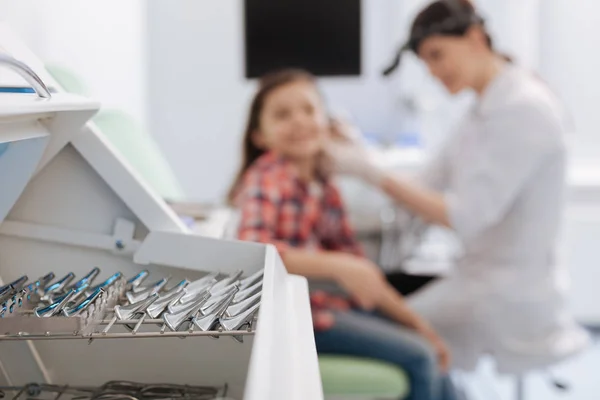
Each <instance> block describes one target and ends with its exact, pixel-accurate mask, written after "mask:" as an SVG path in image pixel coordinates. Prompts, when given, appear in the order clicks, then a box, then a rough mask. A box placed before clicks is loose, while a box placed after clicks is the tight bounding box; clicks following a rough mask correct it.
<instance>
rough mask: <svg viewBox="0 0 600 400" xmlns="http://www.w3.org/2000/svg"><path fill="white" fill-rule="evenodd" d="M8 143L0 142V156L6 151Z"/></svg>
mask: <svg viewBox="0 0 600 400" xmlns="http://www.w3.org/2000/svg"><path fill="white" fill-rule="evenodd" d="M9 145H10V143H0V157H2V154H4V153H6V150H8V146H9Z"/></svg>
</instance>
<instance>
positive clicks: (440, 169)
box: [409, 66, 589, 373]
mask: <svg viewBox="0 0 600 400" xmlns="http://www.w3.org/2000/svg"><path fill="white" fill-rule="evenodd" d="M565 121H566V118H564V112H563V109H562V107H561V105H560V104H559V102H558V101H557V100H556V99H555V97H554V96H553V95H552V93H551V92H550V91H549V89H548V88H547V87H546V86H545V84H544V83H543V82H541V81H540V80H538V79H537V78H536V77H535V76H534V75H531V74H530V73H528V72H527V71H525V70H523V69H521V68H519V67H516V66H508V67H506V68H505V69H504V70H503V71H502V72H501V74H500V75H499V76H498V77H497V78H495V80H494V81H493V82H492V83H491V84H490V85H489V87H488V88H487V90H486V91H485V93H484V94H483V95H482V96H481V98H480V99H479V101H478V102H477V104H476V105H475V106H474V107H473V109H472V110H471V111H470V112H469V114H468V115H467V117H466V118H465V120H464V121H463V122H462V124H461V125H460V127H459V129H458V130H457V132H456V134H455V136H454V137H453V138H452V139H451V140H449V141H448V144H447V145H446V146H445V147H444V148H443V149H442V151H441V152H440V154H439V155H438V157H436V158H435V159H434V160H433V161H432V163H431V165H429V167H427V168H426V169H425V171H424V172H423V173H422V175H421V177H422V179H423V183H424V184H425V185H428V186H430V187H432V188H434V189H437V190H439V191H442V192H443V193H444V194H445V197H446V199H447V206H448V210H449V216H450V220H451V223H452V226H453V227H454V228H455V230H456V233H457V235H458V237H459V238H460V241H461V243H462V246H463V249H464V255H463V256H462V257H461V258H460V259H459V260H458V262H457V265H456V269H455V273H454V274H453V275H451V276H449V277H447V278H444V279H442V280H440V281H439V282H438V283H436V284H434V285H432V286H431V287H428V288H426V289H424V290H423V291H422V292H421V293H418V294H416V295H415V296H413V297H412V298H411V299H410V301H409V302H410V305H411V306H412V308H413V309H414V310H415V311H417V312H418V313H420V314H421V315H422V316H423V317H424V318H425V319H427V320H429V321H430V322H431V324H432V325H433V326H434V328H436V329H437V330H438V332H439V333H440V334H441V335H442V336H443V337H444V338H445V339H446V340H447V343H448V345H449V347H450V349H451V351H452V356H453V359H454V367H456V368H459V369H463V370H472V369H473V368H474V367H475V366H476V363H477V361H478V359H479V357H480V356H481V355H482V354H486V353H487V354H491V355H493V356H494V357H495V359H496V361H497V366H498V369H499V371H500V372H505V373H520V372H524V371H527V370H531V369H536V368H540V367H544V366H547V365H550V364H553V363H554V362H556V361H559V360H562V359H564V358H566V357H568V356H571V355H572V354H574V353H576V352H578V351H579V350H581V349H583V348H584V347H585V346H586V345H587V343H588V340H589V339H588V336H587V334H586V333H585V332H584V331H583V330H582V329H581V328H579V327H578V326H577V324H576V323H575V322H574V321H573V320H572V319H571V317H570V314H569V311H568V309H567V306H566V300H565V290H566V283H567V282H568V280H566V279H565V277H566V276H565V270H564V269H563V268H562V267H561V266H560V263H558V262H557V259H556V257H555V249H556V247H557V244H558V243H557V241H558V240H559V238H558V232H559V230H560V223H561V215H562V209H563V197H564V192H565V169H566V156H565V153H566V152H565V144H564V139H565V138H564V134H565V132H566V126H567V125H566V124H565Z"/></svg>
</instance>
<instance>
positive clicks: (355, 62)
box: [244, 0, 361, 78]
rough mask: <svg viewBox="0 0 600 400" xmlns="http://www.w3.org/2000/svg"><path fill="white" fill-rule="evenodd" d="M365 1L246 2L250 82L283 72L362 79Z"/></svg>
mask: <svg viewBox="0 0 600 400" xmlns="http://www.w3.org/2000/svg"><path fill="white" fill-rule="evenodd" d="M360 3H361V0H245V9H244V23H245V51H246V77H247V78H256V77H258V76H261V75H263V74H264V73H266V72H269V71H272V70H274V69H279V68H286V67H292V68H304V69H307V70H309V71H310V72H312V73H313V74H315V75H317V76H349V75H360V67H361V65H360V64H361V62H360V54H361V39H360V33H361V18H360Z"/></svg>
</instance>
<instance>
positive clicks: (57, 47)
mask: <svg viewBox="0 0 600 400" xmlns="http://www.w3.org/2000/svg"><path fill="white" fill-rule="evenodd" d="M144 7H145V2H144V1H143V0H127V1H119V0H103V1H79V0H53V1H44V0H19V1H11V0H0V18H2V20H4V21H5V22H7V23H8V24H9V25H10V26H11V27H12V28H13V29H14V30H15V31H16V32H17V33H18V34H19V35H20V36H21V37H22V38H23V39H24V41H25V43H26V44H27V45H28V46H29V47H30V48H31V49H32V50H33V51H34V52H35V53H36V54H37V55H38V56H39V57H40V58H41V59H42V60H43V61H44V62H46V63H50V64H57V65H60V66H63V67H67V68H69V69H72V70H74V71H76V73H77V74H78V75H80V76H81V77H82V78H83V80H84V81H85V83H86V85H87V86H88V88H89V89H90V92H91V93H90V95H91V96H93V97H94V98H95V99H97V100H99V101H101V102H102V104H103V106H106V107H118V108H121V109H123V110H126V111H127V112H129V113H131V114H132V115H134V116H135V117H136V118H137V119H138V120H139V121H140V122H142V123H143V122H144V121H145V118H146V112H145V108H146V90H145V78H144V75H145V68H144V64H145V55H144V52H145V40H144V39H145V36H144V29H145V28H144V26H145V18H144V17H145V12H144Z"/></svg>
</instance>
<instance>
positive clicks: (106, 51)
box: [0, 0, 600, 400]
mask: <svg viewBox="0 0 600 400" xmlns="http://www.w3.org/2000/svg"><path fill="white" fill-rule="evenodd" d="M474 2H475V3H476V5H477V6H479V7H480V9H481V10H482V13H483V15H484V16H485V17H486V18H487V23H488V27H489V30H490V32H491V33H492V35H493V37H494V39H495V47H496V49H497V50H498V51H500V52H503V53H506V54H508V55H510V56H511V57H512V58H513V59H514V60H515V62H517V63H519V64H522V65H525V66H527V67H530V68H532V69H534V70H536V71H537V73H538V74H539V76H540V78H541V79H543V80H545V81H546V82H547V83H548V84H549V85H550V86H551V87H552V89H553V90H554V91H555V92H556V93H557V94H559V96H560V97H561V98H562V99H563V101H564V102H565V104H566V105H567V107H568V109H569V112H570V113H571V115H572V118H573V126H574V131H573V133H572V135H571V137H569V146H570V150H571V160H570V164H571V166H570V170H569V188H570V191H569V203H568V207H567V219H566V222H565V231H564V238H563V243H562V245H563V249H564V257H565V262H566V263H568V264H569V267H570V268H571V272H572V276H573V286H574V290H573V293H574V295H573V298H572V305H573V310H574V312H575V314H576V315H577V317H578V319H579V320H580V321H581V322H582V323H585V324H586V325H588V326H590V327H591V328H593V329H594V328H598V327H600V307H599V306H598V305H599V304H600V291H599V290H598V284H599V282H600V254H599V250H598V240H599V239H598V238H600V134H599V132H598V130H599V127H600V112H599V111H598V110H597V108H598V105H599V104H600V80H599V79H598V71H600V52H598V49H597V44H596V38H597V37H598V29H599V28H598V27H599V26H600V2H598V1H597V0H476V1H474ZM425 3H427V1H425V0H363V1H360V0H320V1H319V0H305V1H283V2H280V1H278V2H275V1H274V0H271V1H267V0H246V1H243V0H174V1H166V0H127V1H118V0H103V1H94V2H91V1H86V2H83V1H80V0H53V1H41V0H40V1H36V0H19V1H9V0H0V10H1V12H0V18H2V19H3V20H4V21H6V22H7V23H8V24H9V25H10V26H11V27H12V28H13V29H14V30H15V31H16V32H17V33H18V34H19V35H20V36H21V37H22V38H23V39H24V41H25V42H26V43H27V44H28V46H29V47H30V48H31V49H32V50H33V51H34V52H35V53H36V54H37V55H38V56H39V57H40V58H42V59H43V60H44V62H45V63H46V65H47V67H48V69H49V71H50V72H51V73H52V74H53V75H55V77H56V78H57V79H58V80H59V82H61V83H62V84H63V85H64V86H65V87H66V88H67V89H68V90H71V91H74V92H79V93H82V94H86V95H88V96H90V97H93V98H95V99H97V100H99V101H101V102H102V104H103V113H101V115H99V116H98V119H97V123H98V125H99V126H101V128H102V129H103V132H104V133H105V134H107V135H108V136H111V140H113V142H115V143H116V144H117V147H119V150H121V151H122V152H123V153H125V154H126V156H127V158H128V159H129V160H130V162H131V163H132V164H133V165H134V166H135V167H136V168H138V169H139V170H140V172H141V173H142V175H144V176H145V178H146V179H148V180H150V181H152V182H151V183H152V184H153V185H154V186H155V188H156V189H157V190H158V191H159V192H160V193H161V195H163V197H165V198H167V199H169V200H173V201H178V202H194V203H200V204H213V205H219V204H222V203H223V201H224V196H225V193H226V190H227V189H228V187H229V185H230V183H231V180H232V178H233V175H234V173H235V171H236V168H237V166H238V164H239V162H240V159H239V156H240V142H241V135H242V133H243V127H244V125H245V123H246V111H247V107H248V103H249V100H250V96H251V95H252V93H253V90H254V88H255V85H256V80H255V76H256V75H257V74H259V73H261V72H263V71H264V70H265V68H268V67H269V66H272V65H273V62H274V58H273V52H271V53H269V52H265V51H264V50H265V46H264V43H265V41H267V42H269V43H270V45H271V46H275V45H276V44H277V43H278V40H277V35H278V34H281V35H283V33H282V32H284V33H286V34H289V35H292V36H290V37H292V39H295V40H297V41H299V43H311V41H313V42H312V43H313V44H314V45H315V46H316V45H317V44H321V45H322V46H321V47H320V51H321V53H319V56H318V57H317V58H318V59H319V60H320V62H321V63H320V64H319V63H317V64H314V65H311V67H312V68H313V69H314V71H315V72H317V74H318V75H320V76H321V83H322V88H323V91H324V92H325V95H326V98H327V100H328V102H329V105H330V106H331V108H332V110H336V111H337V110H342V111H343V112H345V113H347V114H348V115H350V116H351V118H352V120H353V121H354V122H355V123H356V124H357V125H358V127H359V128H360V129H361V130H362V131H363V133H364V135H365V137H366V138H367V139H368V140H369V141H370V142H371V143H372V145H373V146H374V147H375V148H377V149H380V150H381V154H382V157H388V158H389V160H390V163H394V164H396V165H398V167H399V168H406V169H411V168H418V166H419V165H421V163H422V161H423V160H424V159H426V158H427V157H428V156H429V155H431V154H433V153H434V152H435V150H436V149H437V147H438V146H439V145H440V144H441V143H442V142H443V141H444V139H445V138H446V137H447V135H448V133H449V132H450V131H451V130H452V128H453V126H454V124H455V123H456V121H457V120H458V119H459V118H460V117H461V115H462V113H463V112H464V110H465V108H466V107H468V105H469V103H470V102H471V101H472V98H471V97H470V95H469V94H464V95H461V96H459V97H457V98H450V97H449V96H448V95H447V94H446V93H445V92H444V91H443V89H442V88H441V87H440V86H439V85H438V84H437V83H436V82H434V81H433V80H432V79H431V78H430V77H428V76H427V74H426V71H425V69H424V67H423V66H422V65H421V64H420V63H419V62H418V61H417V60H416V59H415V58H414V57H413V56H411V55H409V56H406V58H405V59H404V65H403V67H402V69H401V70H400V71H399V72H398V73H396V75H394V76H392V77H390V78H384V77H382V76H381V71H382V69H383V68H384V67H386V66H387V64H388V63H389V62H390V60H391V57H392V56H393V54H394V52H395V50H396V49H397V47H398V45H399V44H400V43H401V42H402V41H403V40H404V39H405V37H406V35H407V31H408V28H409V26H408V23H409V21H410V20H411V18H412V17H413V16H414V15H415V12H416V11H417V10H418V9H419V8H420V7H422V6H423V5H424V4H425ZM282 4H284V5H285V6H283V5H282ZM306 10H310V13H307V12H306ZM285 18H288V19H289V20H286V19H285ZM277 21H279V23H280V25H279V26H278V25H277ZM282 21H284V22H282ZM285 21H296V24H298V23H300V22H301V23H311V24H316V25H313V26H318V27H320V28H319V29H320V31H319V33H320V35H321V36H319V37H320V38H321V39H322V43H319V40H316V38H315V36H314V35H313V36H310V35H308V33H307V32H302V31H298V30H297V29H296V30H295V31H294V32H295V36H294V32H292V31H293V29H294V28H296V27H297V26H298V25H290V24H289V23H286V22H285ZM286 27H287V31H286V30H285V28H286ZM278 32H279V33H278ZM323 38H325V39H323ZM287 39H289V38H287ZM287 39H286V40H287ZM289 40H291V39H289ZM296 50H297V52H298V51H300V50H302V47H301V46H300V47H299V48H296ZM305 50H306V49H305ZM279 51H282V50H279ZM278 54H279V53H278ZM305 55H306V60H310V59H311V55H310V53H309V52H307V53H306V54H305ZM314 58H315V57H314V55H313V61H314ZM124 127H125V128H124ZM133 132H135V135H136V136H135V137H134V133H133ZM344 190H345V194H346V196H347V198H348V199H350V200H349V203H350V208H351V210H352V211H353V218H354V221H355V222H356V224H357V225H358V227H359V233H365V234H367V233H368V231H369V229H370V228H369V227H370V226H371V225H370V224H371V222H370V221H371V220H372V219H373V218H374V219H377V220H378V221H379V214H378V212H379V211H378V210H379V209H380V208H379V207H380V206H381V204H382V199H381V198H379V197H377V196H376V195H374V194H369V195H366V193H365V192H364V190H365V189H364V188H360V187H359V186H357V185H354V186H353V184H351V183H348V184H346V185H345V186H344ZM359 191H360V194H361V198H360V199H357V198H356V195H357V194H359ZM366 203H373V204H377V205H378V207H375V206H372V205H371V206H369V207H367V208H368V209H370V210H375V213H376V214H377V215H376V216H375V217H373V216H366V215H362V214H361V213H360V210H364V209H365V205H367V204H366ZM369 218H371V220H369ZM586 357H588V358H586V359H585V360H583V361H581V360H579V362H578V363H577V364H576V366H567V367H565V369H563V370H561V371H560V372H561V374H562V376H566V377H568V378H569V379H571V380H572V381H576V382H577V383H578V386H577V389H576V390H575V391H574V393H579V394H578V395H573V394H571V395H567V397H565V398H570V399H571V398H572V399H590V400H592V399H596V398H597V393H598V389H600V384H598V383H597V382H594V380H593V375H594V374H592V373H591V371H593V370H596V369H597V368H600V352H598V351H596V353H595V354H593V355H591V356H589V355H588V356H586ZM590 357H591V358H590ZM590 374H591V375H590ZM543 379H545V378H542V377H539V379H538V381H539V382H538V386H537V388H534V389H532V390H534V391H535V393H536V396H535V397H534V398H539V399H544V400H549V399H553V398H554V397H553V396H555V394H554V392H550V391H549V389H547V388H546V386H547V385H545V383H543V382H542V380H543ZM484 396H485V395H484ZM577 396H579V397H577ZM586 396H587V397H586ZM590 396H591V397H590ZM484 398H485V397H484ZM488 398H489V397H488ZM556 398H558V397H556Z"/></svg>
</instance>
